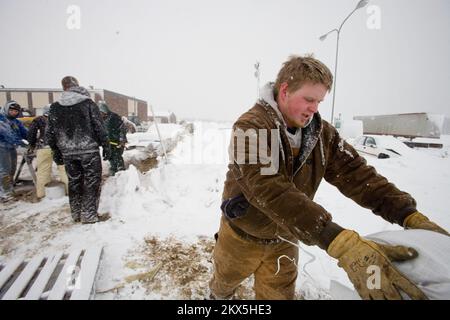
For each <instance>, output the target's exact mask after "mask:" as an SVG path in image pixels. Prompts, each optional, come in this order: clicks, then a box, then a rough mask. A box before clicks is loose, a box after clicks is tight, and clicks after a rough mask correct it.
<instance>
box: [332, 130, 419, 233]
mask: <svg viewBox="0 0 450 320" xmlns="http://www.w3.org/2000/svg"><path fill="white" fill-rule="evenodd" d="M332 131H333V136H332V137H331V138H330V139H331V141H332V142H331V148H330V149H329V154H328V161H327V162H328V165H327V168H326V172H325V180H326V181H328V182H329V183H331V184H332V185H334V186H336V187H337V188H338V189H339V191H340V192H342V194H344V195H345V196H346V197H348V198H351V199H352V200H353V201H355V202H356V203H357V204H359V205H360V206H362V207H364V208H367V209H370V210H372V212H373V213H374V214H376V215H379V216H381V217H382V218H383V219H385V220H387V221H389V222H391V223H397V224H399V225H402V223H403V220H404V219H405V218H406V217H407V216H408V215H410V214H411V213H413V212H414V211H416V201H415V200H414V199H413V198H412V197H411V195H410V194H408V193H406V192H403V191H400V190H399V189H398V188H397V187H396V186H395V185H394V184H393V183H390V182H389V181H388V180H387V179H386V178H385V177H383V176H382V175H380V174H378V173H377V171H376V170H375V168H373V167H372V166H369V165H368V164H367V161H366V160H365V159H364V158H363V157H362V156H360V155H359V154H358V152H357V151H356V150H355V149H354V148H353V147H352V146H351V145H350V144H348V143H347V142H345V141H344V140H343V139H342V138H341V137H340V136H339V133H338V132H337V131H336V130H335V129H334V128H332Z"/></svg>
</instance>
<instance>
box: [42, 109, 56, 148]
mask: <svg viewBox="0 0 450 320" xmlns="http://www.w3.org/2000/svg"><path fill="white" fill-rule="evenodd" d="M55 122H56V119H55V111H54V106H53V105H51V106H50V112H49V114H48V124H47V130H46V131H45V138H46V140H47V143H48V145H49V146H50V148H51V149H52V150H53V151H54V150H58V146H57V145H56V134H55Z"/></svg>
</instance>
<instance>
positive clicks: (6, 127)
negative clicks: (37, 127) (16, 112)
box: [0, 101, 27, 149]
mask: <svg viewBox="0 0 450 320" xmlns="http://www.w3.org/2000/svg"><path fill="white" fill-rule="evenodd" d="M14 104H16V102H15V101H9V102H7V103H6V104H5V105H4V106H3V107H2V108H1V110H0V147H3V148H7V149H14V148H15V147H16V146H19V145H21V144H22V139H26V138H27V129H26V128H25V126H24V125H23V124H22V122H20V120H18V119H16V118H11V117H10V116H9V108H10V107H11V106H12V105H14Z"/></svg>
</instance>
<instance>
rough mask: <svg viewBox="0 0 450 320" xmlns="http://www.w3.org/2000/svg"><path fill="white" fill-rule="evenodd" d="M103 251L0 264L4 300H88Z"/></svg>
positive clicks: (58, 254)
mask: <svg viewBox="0 0 450 320" xmlns="http://www.w3.org/2000/svg"><path fill="white" fill-rule="evenodd" d="M102 252H103V247H93V248H89V249H76V250H73V251H71V252H70V253H68V254H65V253H63V252H58V253H55V254H51V255H47V256H43V255H40V256H36V257H34V258H33V259H31V260H28V261H25V260H24V259H23V258H18V259H14V260H11V261H9V262H8V263H7V264H3V265H2V264H0V300H17V299H20V300H22V299H24V300H88V299H91V298H93V295H94V293H95V286H94V284H95V279H96V274H97V270H98V267H99V264H100V260H101V256H102Z"/></svg>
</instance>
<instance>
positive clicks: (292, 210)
mask: <svg viewBox="0 0 450 320" xmlns="http://www.w3.org/2000/svg"><path fill="white" fill-rule="evenodd" d="M260 128H261V126H258V125H256V124H255V125H252V124H249V123H248V122H247V121H246V122H245V123H239V121H238V122H237V123H236V124H235V126H234V130H233V132H236V130H237V129H241V130H243V131H247V130H252V129H253V130H255V134H256V135H257V136H258V138H259V135H260V131H259V129H260ZM266 132H267V136H268V138H267V144H268V146H269V147H268V150H267V153H266V154H271V150H272V149H275V150H276V152H275V153H274V155H276V156H278V157H279V158H280V160H282V156H280V152H279V150H280V148H282V146H281V143H280V142H279V140H278V134H277V137H274V138H273V139H272V134H275V133H274V132H273V131H272V132H271V130H270V129H269V130H268V131H266ZM233 139H234V138H233ZM247 141H250V139H248V140H247ZM275 141H276V143H275V145H274V144H273V142H275ZM235 142H237V140H235ZM231 146H233V147H232V148H230V153H231V152H233V154H230V157H231V158H230V160H231V164H230V169H231V171H232V173H233V176H234V179H235V180H236V182H237V184H238V185H239V187H240V189H241V191H242V192H243V194H244V196H245V198H246V199H247V201H249V202H250V204H251V205H252V206H254V207H256V208H257V209H259V210H260V211H261V212H263V213H264V214H265V215H266V216H268V217H269V218H270V219H271V220H273V221H274V222H275V223H277V225H279V226H280V227H281V228H283V229H285V230H287V231H288V232H289V233H291V234H292V235H293V236H295V237H296V238H297V239H299V240H301V241H302V242H304V243H306V244H308V245H319V246H320V247H322V248H326V247H327V244H328V242H330V241H322V240H321V238H322V233H323V231H324V229H325V227H327V226H330V224H333V223H332V222H331V215H330V214H329V213H328V212H327V211H326V210H325V209H324V208H323V207H322V206H320V205H319V204H317V203H315V202H314V201H312V200H311V199H310V198H309V197H308V196H307V195H306V194H304V193H303V192H301V191H300V190H299V189H297V188H296V186H295V184H294V183H293V182H292V181H290V179H289V177H288V176H287V174H286V173H285V172H284V170H285V168H283V167H282V166H280V165H279V163H281V161H279V163H278V164H277V163H276V162H277V161H276V159H271V160H272V161H273V163H272V164H273V165H274V169H275V170H274V172H273V173H272V174H265V173H263V171H261V169H262V168H264V167H267V165H263V164H262V163H263V162H265V163H267V162H268V161H267V159H264V161H260V160H261V159H259V161H257V163H256V164H252V162H251V161H250V159H251V157H252V156H254V153H255V149H253V151H252V150H251V149H252V148H250V147H249V143H248V142H246V143H245V151H244V149H243V150H240V149H241V148H243V147H242V146H239V143H232V144H231ZM264 151H265V150H264ZM258 152H259V151H258ZM240 153H241V159H242V156H245V159H246V161H245V163H240V162H242V161H239V154H240ZM263 154H264V153H263ZM266 173H267V172H266ZM333 225H334V224H333ZM335 226H336V227H335V228H334V230H335V232H334V233H338V232H340V231H341V230H342V228H340V227H339V226H337V225H335ZM331 233H333V232H331ZM333 236H335V235H334V234H333Z"/></svg>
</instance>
